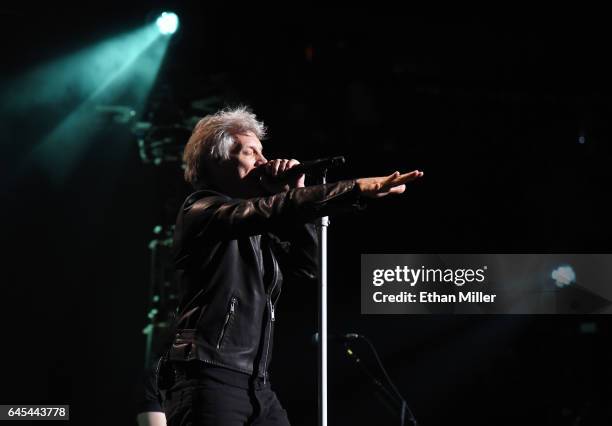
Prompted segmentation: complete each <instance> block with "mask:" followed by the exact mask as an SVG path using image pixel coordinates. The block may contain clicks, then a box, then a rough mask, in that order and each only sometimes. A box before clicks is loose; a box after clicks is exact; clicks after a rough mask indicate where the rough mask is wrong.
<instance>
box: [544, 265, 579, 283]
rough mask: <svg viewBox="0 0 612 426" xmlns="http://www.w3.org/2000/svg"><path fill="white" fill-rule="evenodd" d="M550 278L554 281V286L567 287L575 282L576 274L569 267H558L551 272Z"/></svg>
mask: <svg viewBox="0 0 612 426" xmlns="http://www.w3.org/2000/svg"><path fill="white" fill-rule="evenodd" d="M550 276H551V278H552V279H553V280H555V285H556V286H557V287H559V288H563V287H567V286H569V285H570V284H573V283H575V282H576V273H575V272H574V269H573V268H572V267H571V266H569V265H563V266H559V267H558V268H557V269H555V270H554V271H552V273H551V274H550Z"/></svg>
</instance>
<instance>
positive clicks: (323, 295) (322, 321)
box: [316, 169, 329, 426]
mask: <svg viewBox="0 0 612 426" xmlns="http://www.w3.org/2000/svg"><path fill="white" fill-rule="evenodd" d="M317 177H318V180H319V182H318V183H320V184H325V183H327V169H321V170H320V173H319V175H318V176H317ZM316 227H317V234H318V237H319V246H318V260H319V262H318V265H319V274H318V277H319V291H318V304H319V312H318V313H319V318H318V319H319V321H318V326H319V330H318V332H319V346H318V356H317V367H318V368H317V370H318V371H317V373H318V382H317V385H318V386H317V387H318V391H319V392H318V393H319V395H318V396H319V400H318V407H319V421H318V424H319V426H327V228H328V227H329V216H324V217H321V218H319V219H318V220H317V222H316Z"/></svg>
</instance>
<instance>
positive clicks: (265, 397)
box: [164, 374, 289, 426]
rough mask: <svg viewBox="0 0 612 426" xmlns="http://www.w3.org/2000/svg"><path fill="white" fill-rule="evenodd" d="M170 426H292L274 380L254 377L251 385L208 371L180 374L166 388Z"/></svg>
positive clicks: (167, 413)
mask: <svg viewBox="0 0 612 426" xmlns="http://www.w3.org/2000/svg"><path fill="white" fill-rule="evenodd" d="M164 410H165V412H166V419H167V422H168V426H208V425H211V426H212V425H215V426H238V425H240V426H243V425H257V426H289V419H288V418H287V412H286V411H285V410H284V409H283V407H282V406H281V404H280V402H279V400H278V398H277V397H276V394H275V393H274V391H273V390H272V388H271V387H270V382H267V383H266V384H264V383H263V381H262V380H261V379H254V380H250V381H249V384H248V386H237V385H235V384H229V383H224V382H222V381H220V380H218V379H216V378H215V377H209V376H207V375H203V376H198V377H194V376H193V375H188V376H185V375H180V374H179V377H178V380H177V382H176V384H175V385H174V386H173V387H172V388H171V389H170V390H168V391H167V392H166V395H165V401H164Z"/></svg>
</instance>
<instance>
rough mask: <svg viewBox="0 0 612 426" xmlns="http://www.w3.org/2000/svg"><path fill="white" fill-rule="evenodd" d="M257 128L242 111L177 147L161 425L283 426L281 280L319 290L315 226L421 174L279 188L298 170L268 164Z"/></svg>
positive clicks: (288, 163) (218, 117) (217, 118)
mask: <svg viewBox="0 0 612 426" xmlns="http://www.w3.org/2000/svg"><path fill="white" fill-rule="evenodd" d="M264 136H265V128H264V125H263V123H261V122H259V121H257V119H256V117H255V115H254V114H252V113H251V112H249V111H248V110H247V109H246V108H244V107H240V108H236V109H226V110H223V111H219V112H217V113H216V114H214V115H209V116H206V117H204V118H203V119H202V120H200V122H199V123H198V124H197V125H196V126H195V128H194V130H193V133H192V135H191V137H190V139H189V141H188V143H187V145H186V146H185V151H184V155H183V159H184V162H185V166H186V168H185V179H186V180H187V181H188V182H189V183H191V184H192V185H193V187H194V188H195V189H196V192H194V193H193V194H191V195H190V196H189V197H188V198H187V199H186V201H185V202H184V204H183V206H182V208H181V210H180V212H179V215H178V218H177V223H176V229H175V235H174V250H175V266H176V268H177V270H178V271H179V272H180V274H181V295H180V296H181V302H180V305H179V309H178V312H177V320H176V326H177V330H176V335H175V337H174V341H173V343H172V346H171V347H170V349H169V351H168V353H167V357H166V358H167V359H168V360H169V362H168V365H169V366H170V371H171V372H172V374H171V375H170V377H171V378H172V379H171V380H170V382H171V383H169V384H168V389H167V391H166V392H165V411H166V417H167V421H168V425H169V426H178V425H181V426H185V425H198V426H199V425H215V426H225V425H232V426H234V425H235V426H238V425H251V424H253V425H255V424H257V425H270V426H272V425H289V420H288V418H287V412H286V411H285V410H284V409H283V408H282V406H281V404H280V402H279V401H278V399H277V397H276V394H275V393H274V391H272V389H271V387H270V380H269V369H270V359H271V355H272V340H273V335H274V323H275V320H276V318H275V313H274V309H275V306H276V304H277V302H278V299H279V296H280V293H281V285H282V283H283V281H284V280H287V281H290V282H295V281H299V280H308V281H312V280H316V270H317V265H316V247H317V240H316V233H315V229H314V226H313V225H312V224H311V223H310V222H312V221H313V220H314V219H316V218H318V217H322V216H327V215H330V214H335V213H339V212H348V211H351V210H354V209H357V208H358V207H359V206H360V199H362V198H363V197H367V198H380V197H384V196H386V195H389V194H401V193H403V192H404V190H405V189H406V187H405V184H406V183H407V182H409V181H412V180H414V179H417V178H419V177H420V176H422V172H420V171H418V170H415V171H412V172H410V173H405V174H400V173H399V172H395V173H394V174H392V175H390V176H385V177H372V178H361V179H356V180H355V179H354V180H345V181H340V182H336V183H330V184H325V185H315V186H309V187H305V186H304V176H303V175H301V176H298V177H295V178H293V179H292V180H291V181H286V179H285V180H282V178H279V176H281V175H282V174H283V172H285V171H287V170H289V169H291V168H292V167H295V166H296V165H297V164H299V162H298V161H296V160H270V161H268V160H267V159H266V158H265V156H264V154H263V148H262V144H261V139H263V138H264Z"/></svg>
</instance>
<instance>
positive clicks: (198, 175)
mask: <svg viewBox="0 0 612 426" xmlns="http://www.w3.org/2000/svg"><path fill="white" fill-rule="evenodd" d="M247 132H253V134H255V136H257V137H258V138H259V139H263V138H264V137H265V136H266V127H265V126H264V124H263V122H261V121H258V120H257V118H256V117H255V114H253V113H252V112H251V111H250V110H249V109H248V108H247V107H246V106H239V107H236V108H225V109H222V110H221V111H218V112H216V113H215V114H213V115H207V116H206V117H204V118H202V119H201V120H200V121H198V123H197V124H196V125H195V127H194V128H193V132H192V133H191V137H190V138H189V141H187V145H185V149H184V151H183V162H184V164H185V180H186V181H187V182H189V183H190V184H191V185H192V186H193V187H194V188H196V189H197V188H199V187H201V186H202V185H203V183H204V177H205V170H204V165H205V160H206V159H211V160H215V161H222V160H227V159H229V155H230V149H231V147H232V145H233V144H234V142H235V139H234V136H235V135H238V134H243V133H247Z"/></svg>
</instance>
